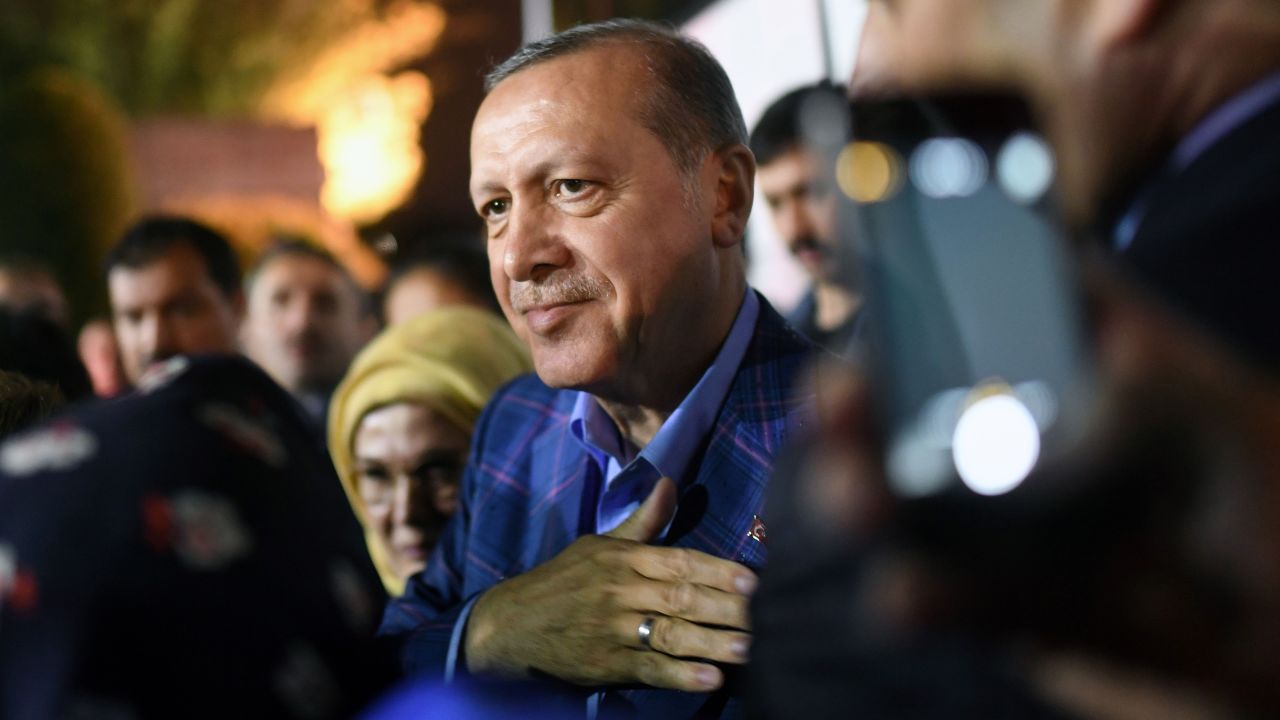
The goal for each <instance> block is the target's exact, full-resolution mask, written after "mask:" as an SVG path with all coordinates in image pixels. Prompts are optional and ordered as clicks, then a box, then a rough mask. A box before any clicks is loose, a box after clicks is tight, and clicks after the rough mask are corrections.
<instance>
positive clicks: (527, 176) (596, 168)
mask: <svg viewBox="0 0 1280 720" xmlns="http://www.w3.org/2000/svg"><path fill="white" fill-rule="evenodd" d="M568 167H572V168H573V170H574V173H570V174H582V172H581V171H583V170H586V171H587V174H590V175H598V174H600V173H603V172H604V168H603V166H602V164H601V162H600V161H599V160H598V159H596V158H592V157H590V156H588V155H586V154H583V153H575V152H572V151H571V152H565V153H561V154H559V155H558V156H557V157H555V158H551V159H548V160H544V161H543V162H540V163H538V164H537V165H534V166H533V167H531V168H529V169H528V171H526V172H524V173H522V174H521V175H520V177H519V178H517V179H516V182H515V184H516V185H540V184H542V181H543V180H544V179H546V178H548V177H551V176H563V175H564V174H565V168H568ZM508 190H509V184H508V183H505V182H498V181H495V180H487V181H485V182H482V183H480V184H478V185H476V186H474V187H473V188H471V196H472V197H473V198H476V197H481V196H487V195H492V194H496V193H502V192H508Z"/></svg>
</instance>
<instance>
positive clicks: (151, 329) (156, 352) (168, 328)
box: [142, 314, 182, 361]
mask: <svg viewBox="0 0 1280 720" xmlns="http://www.w3.org/2000/svg"><path fill="white" fill-rule="evenodd" d="M142 348H143V352H144V356H145V357H146V358H148V359H149V360H151V361H155V360H160V359H163V358H166V357H169V356H170V355H176V354H178V353H180V352H182V348H180V347H178V341H177V333H176V332H175V330H174V328H173V324H172V323H171V322H169V320H168V319H167V318H165V317H163V316H161V315H159V314H156V315H151V316H149V317H147V318H146V319H145V320H143V328H142Z"/></svg>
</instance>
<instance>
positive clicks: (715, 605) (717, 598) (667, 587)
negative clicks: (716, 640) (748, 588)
mask: <svg viewBox="0 0 1280 720" xmlns="http://www.w3.org/2000/svg"><path fill="white" fill-rule="evenodd" d="M622 602H623V603H624V604H625V605H626V606H627V607H629V608H631V609H633V610H635V611H636V612H640V613H655V614H661V615H669V616H671V617H675V618H682V619H684V620H688V621H690V622H695V623H701V624H703V625H720V626H723V627H731V628H738V629H739V630H750V629H751V620H750V613H749V612H748V607H747V606H748V602H749V599H748V598H747V596H746V595H743V594H741V593H737V592H725V591H723V590H719V589H717V588H712V587H707V586H705V585H697V584H694V583H665V582H658V581H656V580H645V581H643V582H642V584H638V585H635V586H634V587H632V588H630V589H629V590H628V592H627V596H626V597H625V598H623V599H622Z"/></svg>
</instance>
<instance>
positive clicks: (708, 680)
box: [625, 650, 724, 692]
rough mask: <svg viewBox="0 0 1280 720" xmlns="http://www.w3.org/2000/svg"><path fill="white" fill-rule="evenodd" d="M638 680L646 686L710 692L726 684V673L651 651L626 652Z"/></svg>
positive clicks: (713, 667)
mask: <svg viewBox="0 0 1280 720" xmlns="http://www.w3.org/2000/svg"><path fill="white" fill-rule="evenodd" d="M625 652H627V653H630V655H629V657H628V658H627V660H628V661H629V662H630V663H631V667H632V668H633V670H634V672H635V676H636V679H637V680H639V681H640V682H641V683H643V684H645V685H649V686H650V687H656V688H667V689H670V690H684V691H685V692H710V691H712V690H716V689H719V687H720V686H721V685H723V684H724V673H722V672H720V668H718V667H716V666H715V665H709V664H707V663H701V662H691V661H689V660H677V659H676V658H673V657H671V656H670V655H664V654H663V653H659V652H653V651H652V650H627V651H625Z"/></svg>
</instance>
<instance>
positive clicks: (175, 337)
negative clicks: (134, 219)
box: [106, 216, 244, 385]
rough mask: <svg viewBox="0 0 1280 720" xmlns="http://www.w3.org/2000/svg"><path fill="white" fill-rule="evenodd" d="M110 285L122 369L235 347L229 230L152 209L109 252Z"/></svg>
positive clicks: (237, 308) (235, 282)
mask: <svg viewBox="0 0 1280 720" xmlns="http://www.w3.org/2000/svg"><path fill="white" fill-rule="evenodd" d="M106 266H107V291H108V295H109V297H110V299H111V313H112V318H113V322H114V325H115V331H116V341H117V342H118V343H119V346H120V357H121V361H122V363H123V364H124V372H125V376H126V377H127V378H128V380H129V382H130V383H131V384H134V385H137V383H138V381H139V379H141V377H142V375H143V374H144V373H145V372H146V370H147V368H149V367H150V366H151V365H153V364H155V363H159V362H162V361H164V360H165V359H167V358H170V357H172V356H174V355H179V354H198V353H220V354H233V353H236V352H237V343H236V333H237V332H238V329H239V325H240V319H241V317H242V316H243V314H244V295H243V294H242V292H241V290H240V267H239V265H238V264H237V261H236V256H235V253H234V252H233V251H232V249H231V245H230V244H229V243H228V242H227V240H226V238H224V237H223V236H222V235H220V234H219V233H218V232H216V231H214V230H213V229H212V228H209V227H207V226H205V225H203V224H201V223H198V222H196V221H194V220H191V219H188V218H182V217H163V216H156V217H149V218H145V219H143V220H141V221H139V222H138V223H137V224H135V225H134V226H133V227H131V228H130V229H129V230H128V231H127V232H125V234H124V236H123V237H122V238H121V239H120V241H119V242H118V243H116V246H115V247H114V248H112V249H111V252H110V253H109V254H108V255H107V262H106Z"/></svg>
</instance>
